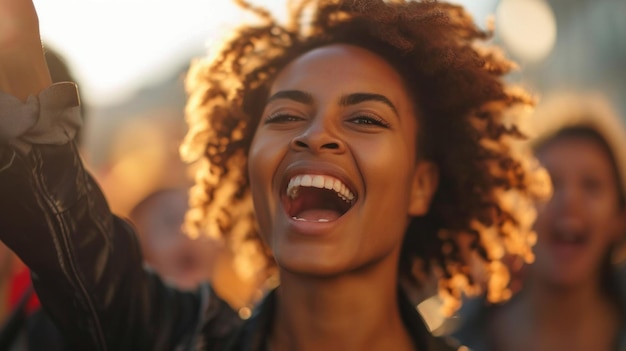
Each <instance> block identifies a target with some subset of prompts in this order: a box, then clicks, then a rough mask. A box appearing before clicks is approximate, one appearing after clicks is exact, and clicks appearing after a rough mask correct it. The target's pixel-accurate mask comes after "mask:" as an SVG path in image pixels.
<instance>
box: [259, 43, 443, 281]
mask: <svg viewBox="0 0 626 351" xmlns="http://www.w3.org/2000/svg"><path fill="white" fill-rule="evenodd" d="M415 115H416V112H415V107H414V106H413V104H412V102H411V99H410V97H409V95H408V93H407V91H406V89H405V88H404V85H403V82H402V78H401V77H400V75H399V74H398V73H397V72H396V71H395V70H394V68H393V67H392V66H391V65H389V64H388V63H387V62H386V61H385V60H383V59H382V58H381V57H379V56H377V55H375V54H373V53H371V52H369V51H367V50H364V49H361V48H358V47H354V46H349V45H339V44H337V45H330V46H326V47H322V48H318V49H315V50H312V51H310V52H308V53H306V54H305V55H303V56H301V57H299V58H298V59H296V60H294V61H293V62H291V63H290V64H289V65H288V66H286V67H285V68H284V69H283V70H282V71H281V72H279V74H278V76H277V78H276V80H275V81H274V84H273V85H272V87H271V90H270V94H269V98H268V102H267V105H266V107H265V109H264V111H263V115H262V116H261V121H260V123H259V126H258V128H257V130H256V133H255V136H254V140H253V142H252V145H251V148H250V152H249V161H248V167H249V174H250V183H251V189H252V195H253V199H254V206H255V211H256V216H257V219H258V222H259V226H260V231H261V235H262V237H263V239H264V240H265V241H266V243H267V244H268V245H269V247H270V248H271V249H272V251H273V253H274V256H275V258H276V259H277V261H278V264H279V266H280V267H281V268H282V269H285V270H287V271H290V272H294V273H300V274H311V275H316V276H327V275H335V274H341V273H343V272H348V271H352V270H356V269H358V268H361V267H364V266H366V265H370V264H372V263H374V262H382V261H389V260H391V261H389V262H395V261H397V259H398V256H399V253H400V247H401V245H402V239H403V236H404V232H405V229H406V227H407V225H408V221H409V219H410V216H419V215H423V214H425V213H426V212H427V210H428V206H429V202H430V198H431V196H432V193H433V192H434V188H435V187H436V171H435V170H434V167H432V166H431V165H430V164H428V163H425V162H421V163H418V162H417V159H418V157H417V155H416V142H417V140H416V135H417V128H418V126H417V119H416V117H415ZM392 266H393V267H395V264H394V265H392Z"/></svg>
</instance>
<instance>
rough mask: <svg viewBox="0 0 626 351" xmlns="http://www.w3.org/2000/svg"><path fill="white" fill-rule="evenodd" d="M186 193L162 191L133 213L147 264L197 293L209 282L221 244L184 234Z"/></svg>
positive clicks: (146, 200)
mask: <svg viewBox="0 0 626 351" xmlns="http://www.w3.org/2000/svg"><path fill="white" fill-rule="evenodd" d="M187 200H188V195H187V190H186V189H168V190H159V191H157V192H154V193H152V194H151V195H149V196H147V197H146V198H145V199H144V200H143V201H141V202H140V203H139V204H138V205H137V206H136V207H135V209H134V210H133V211H132V213H131V220H132V221H133V223H134V224H135V226H136V227H137V231H138V233H139V237H140V241H141V247H142V250H143V254H144V260H145V262H146V264H147V265H148V266H150V267H151V268H152V269H154V270H155V271H156V272H157V273H158V274H159V275H161V277H162V278H163V279H164V280H165V281H166V282H168V283H170V284H172V285H175V286H177V287H178V288H181V289H195V288H196V287H197V286H198V284H199V283H201V282H204V281H207V280H209V278H210V277H211V275H212V271H213V266H214V261H215V257H216V256H217V254H216V253H217V252H218V251H219V250H220V247H221V244H219V243H218V242H216V241H214V240H212V239H208V238H200V239H196V240H193V239H190V238H189V237H188V236H187V235H185V234H184V233H183V231H182V224H183V221H184V218H185V212H186V210H187V206H188V203H187Z"/></svg>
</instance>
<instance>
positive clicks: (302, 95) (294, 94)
mask: <svg viewBox="0 0 626 351" xmlns="http://www.w3.org/2000/svg"><path fill="white" fill-rule="evenodd" d="M280 99H287V100H293V101H296V102H299V103H302V104H306V105H313V103H314V99H313V96H312V95H311V94H309V93H306V92H304V91H302V90H281V91H278V92H276V93H275V94H274V95H272V96H270V97H269V98H268V99H267V102H266V104H269V103H270V102H272V101H275V100H280ZM366 101H378V102H382V103H384V104H385V105H387V106H389V107H390V108H391V109H392V110H393V112H394V113H395V114H396V115H397V114H398V109H397V108H396V106H395V105H394V104H393V103H392V102H391V100H389V99H388V98H387V97H386V96H384V95H381V94H375V93H352V94H348V95H344V96H342V97H341V98H340V99H339V105H341V106H351V105H357V104H360V103H362V102H366Z"/></svg>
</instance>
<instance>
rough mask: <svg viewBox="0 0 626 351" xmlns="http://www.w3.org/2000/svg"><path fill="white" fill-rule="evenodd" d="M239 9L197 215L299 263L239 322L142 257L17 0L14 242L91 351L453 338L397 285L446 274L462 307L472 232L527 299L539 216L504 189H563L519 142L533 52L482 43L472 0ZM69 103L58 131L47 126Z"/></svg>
mask: <svg viewBox="0 0 626 351" xmlns="http://www.w3.org/2000/svg"><path fill="white" fill-rule="evenodd" d="M239 3H240V4H241V5H242V6H244V7H245V8H247V9H249V10H251V11H252V12H253V13H254V14H256V15H258V17H259V19H260V20H261V22H260V24H259V23H257V24H255V25H246V26H243V27H241V28H240V29H239V30H237V31H236V32H235V34H234V35H233V36H231V37H230V39H229V40H228V41H227V42H226V43H225V45H224V47H223V48H221V49H220V50H217V51H216V52H215V55H213V56H212V57H211V58H210V59H207V60H199V61H197V62H196V64H195V66H194V68H193V69H192V70H191V71H190V74H189V79H188V82H189V89H190V90H189V91H190V93H191V94H190V98H189V103H188V105H187V106H188V108H187V110H188V115H187V118H188V122H189V132H188V134H187V138H186V141H185V142H184V144H183V150H182V151H183V154H184V155H185V158H186V160H188V161H190V162H198V163H197V167H198V168H197V173H196V177H195V181H196V186H194V187H193V188H192V190H191V193H190V195H191V200H190V203H191V207H190V209H189V212H188V215H187V226H186V227H185V228H186V230H187V231H188V233H189V235H201V234H202V233H205V232H206V233H207V234H209V235H219V236H220V237H221V238H224V240H225V242H226V244H227V245H228V247H231V248H233V252H234V253H236V254H241V255H244V256H250V258H251V261H250V262H251V266H252V267H255V268H256V269H262V270H268V271H272V270H273V271H274V272H275V273H277V274H278V275H279V276H278V278H279V279H280V280H279V284H278V285H277V286H276V287H275V288H274V289H272V290H271V291H269V292H268V294H267V295H266V296H265V297H264V298H263V300H262V302H260V304H259V305H258V306H256V309H255V312H254V313H253V314H252V316H251V317H250V318H249V319H246V320H241V319H238V317H237V316H235V317H236V318H233V313H232V310H228V309H227V308H226V306H225V303H224V301H223V300H221V299H220V298H219V296H217V295H216V294H215V292H214V291H213V290H211V288H210V286H206V285H204V286H203V287H201V288H200V289H199V290H197V291H196V292H193V293H189V292H181V291H180V290H175V289H172V288H171V287H169V286H167V285H165V284H163V281H162V280H160V279H159V278H158V276H155V275H153V274H151V273H150V272H148V271H146V270H145V269H143V267H142V258H141V251H140V248H139V243H138V242H137V241H136V237H135V234H134V231H133V227H132V226H131V225H129V224H128V222H126V221H124V220H123V219H121V218H120V217H117V216H115V215H113V214H112V213H111V212H110V210H109V207H108V206H107V204H106V201H105V199H104V197H103V196H102V193H101V192H100V190H99V188H98V186H97V185H96V184H95V183H94V182H93V179H92V178H91V176H90V175H89V174H88V173H87V172H86V171H85V170H84V168H83V167H82V165H81V163H80V160H79V159H78V157H77V154H76V152H75V151H76V150H75V148H74V144H73V143H72V136H73V133H74V132H75V129H76V128H78V126H77V123H76V121H77V118H76V117H77V116H76V114H75V113H76V112H77V107H78V103H77V92H76V89H75V87H74V86H72V85H71V84H65V85H52V86H50V80H49V77H48V76H47V74H46V70H45V65H44V66H43V67H42V63H41V62H40V60H39V58H40V57H39V54H40V48H39V47H38V46H37V44H36V43H37V42H38V41H39V35H38V30H37V26H36V18H37V14H36V12H35V11H34V8H33V6H32V2H30V1H29V0H0V23H4V22H2V19H3V17H7V18H10V19H11V21H10V23H11V25H10V26H8V28H7V27H2V28H4V30H3V32H4V33H0V38H2V37H5V38H6V37H8V38H9V39H5V40H4V41H1V42H0V45H6V46H9V44H11V48H10V51H9V53H8V54H7V53H0V90H1V91H3V93H2V95H0V97H1V99H0V102H1V103H4V104H6V106H8V107H7V108H5V109H0V111H2V112H3V113H5V115H6V116H8V117H6V118H7V120H8V119H9V118H10V119H11V121H16V122H18V123H22V125H21V126H22V127H25V128H18V129H17V130H14V129H11V127H10V126H9V125H6V124H4V125H2V127H0V132H2V133H4V134H5V135H7V136H6V137H5V138H4V140H3V141H2V144H0V145H2V147H1V148H0V165H2V166H0V169H2V170H3V171H2V172H0V186H3V188H2V191H3V192H4V191H6V192H7V193H9V194H10V195H11V196H9V197H7V198H0V211H6V213H8V214H10V215H9V216H3V217H0V228H2V230H0V236H1V238H2V240H4V241H5V242H6V243H7V244H8V245H9V246H10V247H11V248H12V249H14V250H15V251H16V252H18V253H19V254H20V256H21V258H22V259H23V260H24V261H25V262H26V263H27V264H28V265H29V267H30V268H31V269H32V270H33V272H34V273H35V274H34V281H35V285H36V287H37V289H38V292H39V294H40V297H41V299H42V302H43V303H44V304H45V305H46V308H48V309H50V310H51V311H52V312H54V313H53V315H54V317H55V320H56V321H57V323H58V325H59V326H60V327H61V328H62V329H63V330H64V332H65V333H66V335H67V336H68V337H71V340H72V342H73V346H74V347H78V348H80V349H89V350H92V349H95V350H117V351H120V350H172V349H182V350H197V349H202V350H274V351H284V350H294V349H297V350H301V351H306V350H328V351H332V350H363V349H368V350H371V351H378V350H399V351H401V350H419V351H440V350H446V351H448V350H453V349H455V346H452V345H450V344H449V343H448V341H447V340H444V339H440V338H435V337H433V336H432V335H431V334H430V333H429V331H428V329H427V328H426V326H425V325H424V323H423V321H422V319H421V317H420V315H419V314H418V313H417V311H416V310H415V308H414V306H413V305H412V304H411V303H410V301H409V300H408V299H407V297H406V293H405V291H404V290H403V289H402V288H401V287H400V286H399V280H400V279H401V278H400V277H406V278H412V279H414V280H418V279H419V277H420V274H421V273H423V272H425V271H430V270H429V269H428V267H436V268H438V269H439V270H440V272H441V275H442V286H441V288H440V291H441V293H442V294H447V295H445V296H448V297H449V299H448V301H449V302H450V303H451V304H454V303H458V301H456V300H457V297H458V295H459V294H460V293H461V292H462V291H464V290H465V289H466V288H468V286H470V285H471V277H469V272H468V266H467V262H465V261H464V259H463V257H462V255H460V254H459V251H460V250H465V249H466V248H459V246H458V242H457V241H456V238H457V236H458V234H459V233H468V235H473V239H474V240H473V241H472V242H471V246H472V247H474V248H476V249H477V250H478V251H479V252H480V254H481V255H482V257H483V258H484V259H485V261H486V262H485V264H486V265H488V267H489V268H490V272H491V273H492V274H490V275H489V276H488V287H489V290H488V292H489V295H490V296H491V297H493V298H494V299H499V298H505V297H507V288H506V279H505V278H506V272H507V270H506V267H504V266H503V264H502V263H501V262H500V257H498V255H497V254H498V253H500V254H501V253H502V252H505V253H511V254H515V255H521V256H523V257H526V256H527V255H528V254H529V253H530V242H529V241H528V240H529V239H530V238H532V229H531V226H530V225H529V224H528V223H527V222H526V221H524V220H523V217H524V216H525V215H526V213H522V212H520V211H518V210H517V209H516V208H510V207H507V206H506V203H505V201H504V199H503V197H504V196H505V195H508V194H512V195H514V196H515V197H516V199H518V200H519V201H521V202H532V201H534V200H535V199H536V197H538V196H541V195H543V192H542V191H540V190H542V189H537V188H536V187H535V186H536V180H537V179H536V177H535V173H534V172H532V169H531V166H532V164H531V163H532V158H530V157H526V156H525V155H520V154H516V153H514V152H513V151H512V149H511V148H510V147H509V144H510V141H511V140H515V139H518V138H519V137H521V135H520V134H519V131H518V130H517V129H516V128H515V127H514V126H511V124H510V123H509V122H510V120H509V118H510V117H511V116H510V115H509V114H507V112H509V111H510V110H509V108H511V107H513V106H527V105H529V104H531V103H532V101H531V99H530V98H529V97H528V95H527V94H526V93H524V92H522V91H519V90H514V89H508V86H507V85H506V84H505V83H504V82H503V80H502V76H503V75H504V74H505V73H507V72H508V71H509V70H510V69H511V68H512V67H513V65H512V64H511V63H510V62H509V61H508V60H506V59H505V58H503V57H502V56H501V55H499V54H498V52H497V51H492V50H490V49H489V48H486V47H484V46H481V47H480V48H477V47H476V46H475V44H476V41H480V40H484V39H486V38H488V37H489V33H485V32H483V31H482V30H480V29H479V28H478V27H477V26H476V25H475V24H474V23H473V20H472V18H471V16H469V15H468V14H467V13H466V12H465V10H464V9H463V8H462V7H461V6H458V5H453V4H448V3H440V2H431V1H423V2H417V1H406V2H405V1H394V2H386V1H381V0H369V1H367V0H358V1H339V2H337V1H326V0H319V1H304V2H298V1H294V2H290V3H289V5H290V6H289V8H290V9H291V11H290V12H289V18H288V21H287V23H286V24H284V25H282V24H279V23H278V22H276V21H275V20H274V19H273V18H272V17H271V15H270V14H269V13H268V12H267V11H265V10H264V9H262V8H259V7H253V6H251V5H250V4H248V3H246V2H244V1H239ZM7 32H8V33H7ZM15 37H18V38H22V39H23V40H10V39H15ZM15 43H18V44H15ZM16 66H17V67H16ZM8 68H12V69H11V70H9V69H8ZM25 71H27V72H31V73H32V74H31V75H27V77H29V79H26V80H25V79H24V77H25V76H24V75H21V74H19V72H25ZM29 95H33V96H38V97H39V100H38V101H39V105H38V106H40V109H39V112H40V113H39V115H40V118H33V113H34V112H35V111H36V110H30V109H27V108H24V106H30V105H29V104H34V103H37V101H35V102H33V100H32V99H30V100H28V99H27V97H28V96H29ZM25 101H26V103H24V102H25ZM58 106H62V107H65V109H62V112H63V113H61V114H60V115H59V116H58V118H57V119H52V121H54V123H53V125H54V127H57V128H51V129H50V130H47V132H48V133H46V134H45V135H46V136H49V137H50V138H51V139H48V140H41V138H40V137H41V136H40V135H38V134H34V133H33V130H37V129H38V127H41V125H40V123H43V121H49V120H48V119H47V118H51V116H50V112H51V111H50V110H51V108H52V107H58ZM11 111H13V113H10V112H11ZM1 120H2V119H1V118H0V121H1ZM28 123H33V125H29V124H28ZM24 124H25V125H24ZM59 129H61V130H62V131H63V132H64V133H55V132H58V130H59ZM9 185H10V186H9ZM16 197H21V198H23V199H24V200H23V201H21V202H18V203H15V202H14V201H9V200H8V198H16ZM42 197H44V198H46V199H51V201H39V202H38V201H36V200H37V199H40V198H42ZM43 218H46V219H48V220H47V221H45V220H42V219H43ZM25 232H27V233H29V236H28V237H25V236H24V235H22V233H25ZM31 233H32V235H31ZM494 233H495V235H494ZM32 242H36V243H37V245H32ZM510 242H513V243H514V245H510ZM255 260H256V261H255ZM417 261H422V263H423V265H422V266H419V265H416V264H414V263H416V262H417ZM452 306H454V305H452Z"/></svg>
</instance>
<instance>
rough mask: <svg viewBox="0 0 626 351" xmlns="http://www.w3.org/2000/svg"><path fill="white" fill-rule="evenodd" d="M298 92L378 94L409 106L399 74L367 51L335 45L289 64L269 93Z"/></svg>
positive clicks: (349, 46) (311, 52) (322, 48)
mask: <svg viewBox="0 0 626 351" xmlns="http://www.w3.org/2000/svg"><path fill="white" fill-rule="evenodd" d="M285 89H299V90H303V91H307V92H310V93H313V95H314V97H316V96H315V95H336V94H348V93H353V92H368V93H379V94H383V95H385V96H387V97H388V98H390V99H391V100H392V101H393V102H394V104H395V103H397V104H399V105H401V106H402V105H408V104H410V98H409V94H408V92H407V91H406V88H405V85H404V82H403V80H402V77H401V76H400V74H399V73H398V72H397V71H396V70H395V69H394V67H393V66H391V65H390V64H389V63H387V61H385V60H384V59H383V58H381V57H380V56H378V55H376V54H374V53H373V52H371V51H368V50H366V49H363V48H360V47H357V46H352V45H347V44H334V45H328V46H324V47H320V48H317V49H314V50H311V51H309V52H307V53H305V54H303V55H301V56H300V57H298V58H297V59H295V60H294V61H292V62H291V63H289V64H288V65H287V66H286V67H285V68H284V69H283V70H282V71H280V73H279V74H278V76H277V77H276V80H275V81H274V83H273V85H272V88H271V90H270V94H273V93H275V92H276V91H279V90H285Z"/></svg>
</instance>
